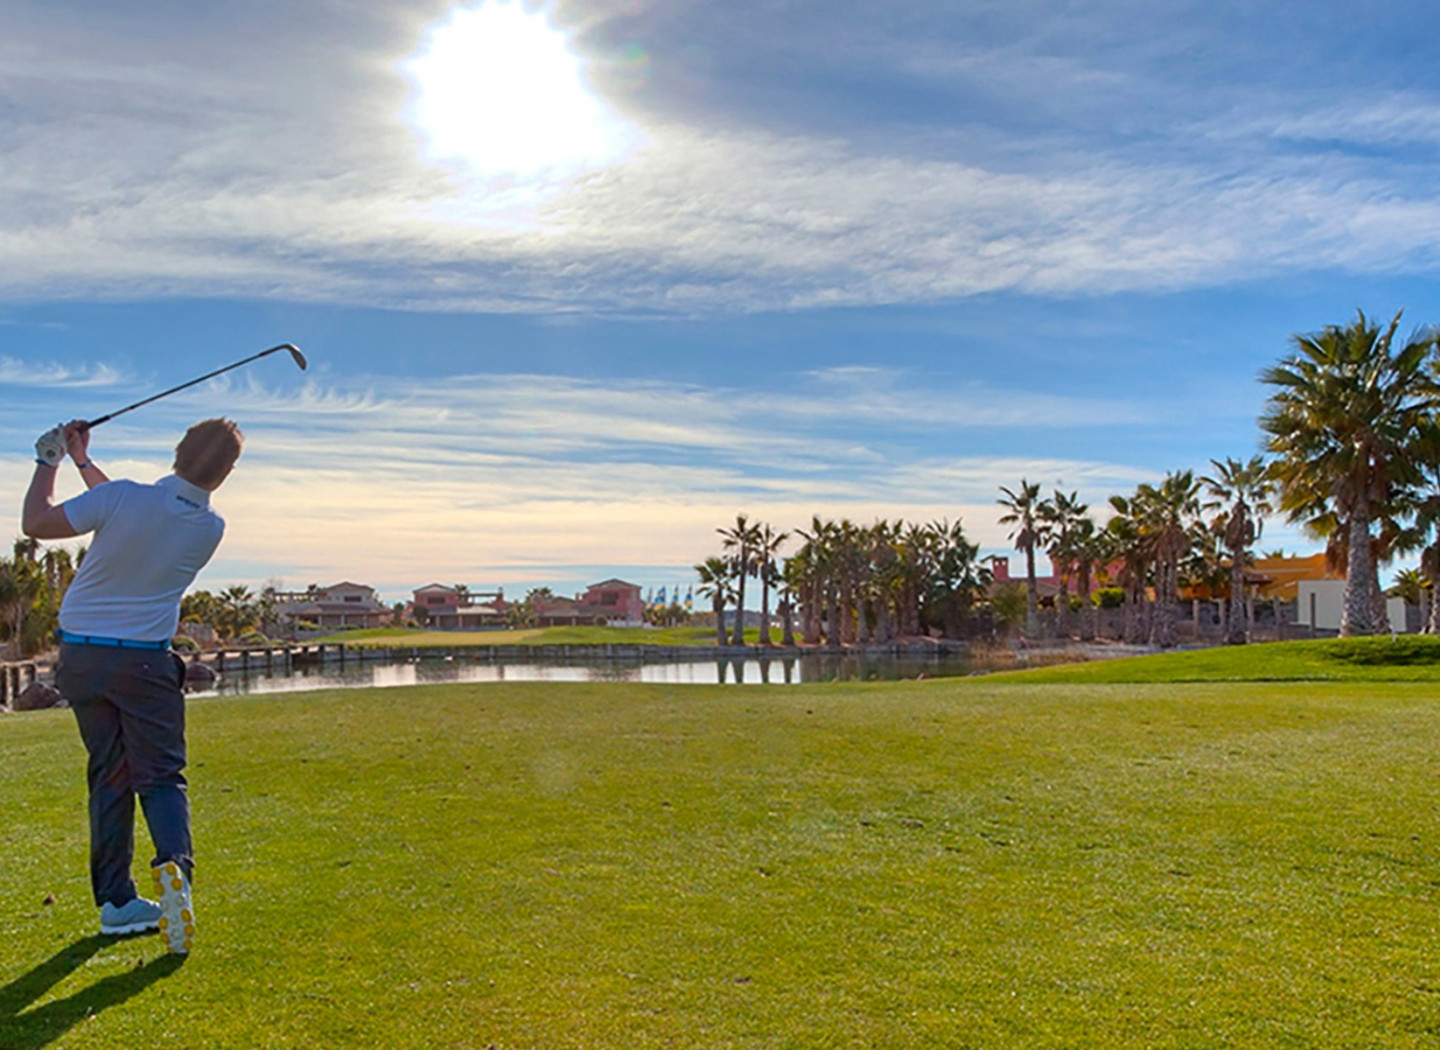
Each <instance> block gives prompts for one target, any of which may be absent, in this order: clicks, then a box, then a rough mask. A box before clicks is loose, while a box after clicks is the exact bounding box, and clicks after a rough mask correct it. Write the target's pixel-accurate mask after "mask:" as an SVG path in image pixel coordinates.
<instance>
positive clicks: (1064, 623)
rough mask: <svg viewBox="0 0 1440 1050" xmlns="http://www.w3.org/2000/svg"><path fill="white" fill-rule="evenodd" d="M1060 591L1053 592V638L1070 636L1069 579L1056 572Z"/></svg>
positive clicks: (1063, 574)
mask: <svg viewBox="0 0 1440 1050" xmlns="http://www.w3.org/2000/svg"><path fill="white" fill-rule="evenodd" d="M1056 575H1057V576H1058V577H1059V581H1060V589H1059V590H1058V591H1056V592H1055V637H1056V638H1068V637H1069V636H1070V577H1068V576H1066V575H1065V573H1064V572H1057V573H1056Z"/></svg>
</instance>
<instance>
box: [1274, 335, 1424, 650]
mask: <svg viewBox="0 0 1440 1050" xmlns="http://www.w3.org/2000/svg"><path fill="white" fill-rule="evenodd" d="M1399 325H1400V314H1399V313H1397V314H1396V315H1395V317H1394V319H1393V320H1392V321H1391V322H1390V324H1389V325H1388V326H1387V327H1385V328H1384V329H1381V328H1380V327H1379V326H1377V325H1375V324H1372V323H1371V321H1370V320H1369V319H1368V318H1366V316H1365V314H1364V312H1363V311H1362V312H1360V313H1359V315H1358V317H1357V318H1356V320H1355V321H1353V322H1352V323H1351V324H1350V325H1348V326H1346V327H1343V328H1342V327H1340V326H1338V325H1329V326H1327V327H1326V328H1325V329H1324V330H1323V331H1321V332H1318V333H1314V334H1310V335H1296V336H1294V337H1293V340H1292V342H1293V344H1294V347H1295V353H1294V355H1293V356H1292V357H1291V358H1289V359H1288V360H1286V361H1283V362H1282V363H1280V364H1278V365H1275V366H1273V367H1271V368H1267V369H1265V370H1264V371H1263V372H1262V373H1261V374H1260V378H1261V380H1262V381H1263V382H1265V383H1268V384H1269V385H1271V386H1273V387H1275V388H1276V390H1275V392H1274V393H1273V394H1271V395H1270V399H1269V401H1268V402H1267V403H1266V407H1265V411H1264V414H1263V415H1262V416H1261V418H1260V426H1261V429H1262V430H1264V431H1265V433H1266V434H1268V435H1269V438H1268V441H1267V448H1268V449H1269V451H1270V452H1272V453H1274V454H1275V457H1276V458H1275V462H1274V467H1273V470H1274V477H1275V479H1276V481H1277V482H1278V484H1279V488H1280V509H1282V510H1284V511H1285V512H1286V514H1287V515H1288V516H1289V518H1290V520H1291V521H1302V522H1305V523H1306V524H1307V525H1308V526H1309V527H1310V528H1311V530H1312V531H1315V532H1317V533H1320V532H1322V530H1325V531H1324V532H1323V534H1324V535H1326V536H1327V537H1331V538H1333V539H1339V538H1341V537H1343V540H1344V544H1345V547H1344V550H1345V606H1344V612H1343V614H1342V616H1341V620H1340V633H1341V634H1342V635H1346V636H1349V635H1362V634H1374V633H1375V632H1376V630H1377V629H1379V628H1380V627H1381V626H1382V623H1381V622H1377V620H1376V617H1375V604H1376V602H1375V599H1376V596H1377V595H1376V592H1377V591H1378V589H1379V588H1378V581H1377V578H1376V560H1375V553H1376V552H1375V550H1374V546H1373V541H1374V536H1373V535H1372V533H1371V529H1372V526H1373V524H1374V523H1375V521H1376V519H1377V517H1379V516H1380V512H1381V509H1382V506H1383V504H1384V503H1385V501H1386V500H1387V498H1389V496H1390V495H1391V493H1392V492H1393V490H1394V489H1395V488H1396V487H1397V486H1403V485H1406V484H1412V483H1415V482H1416V481H1417V480H1418V479H1417V477H1416V475H1417V474H1418V472H1419V469H1420V468H1419V464H1417V463H1416V462H1415V460H1414V458H1413V457H1410V456H1407V455H1406V449H1407V448H1408V447H1409V445H1410V443H1411V442H1412V441H1413V440H1414V439H1415V438H1416V436H1417V435H1419V434H1424V433H1425V432H1427V431H1431V430H1433V429H1434V428H1435V425H1436V424H1435V420H1434V414H1435V410H1436V408H1437V407H1440V382H1437V380H1436V378H1435V376H1434V374H1433V372H1432V370H1431V364H1432V361H1431V354H1432V351H1433V349H1434V347H1435V342H1436V339H1435V334H1434V332H1425V333H1416V334H1415V335H1412V336H1411V337H1410V339H1409V340H1408V341H1407V342H1406V343H1405V345H1404V346H1403V347H1401V348H1399V349H1398V350H1392V345H1393V342H1394V338H1395V332H1396V329H1397V328H1398V327H1399Z"/></svg>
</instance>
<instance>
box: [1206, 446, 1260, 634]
mask: <svg viewBox="0 0 1440 1050" xmlns="http://www.w3.org/2000/svg"><path fill="white" fill-rule="evenodd" d="M1210 465H1211V466H1212V467H1214V468H1215V471H1214V473H1213V474H1210V475H1206V476H1205V477H1202V478H1201V479H1200V481H1201V482H1202V483H1203V484H1204V485H1205V489H1206V491H1207V492H1208V493H1209V495H1210V496H1211V499H1210V501H1209V502H1208V503H1206V505H1205V509H1206V510H1208V511H1211V512H1212V513H1216V515H1217V516H1216V517H1215V518H1214V519H1213V520H1212V521H1211V528H1212V529H1214V531H1215V533H1216V534H1217V535H1218V536H1220V537H1221V538H1222V539H1223V540H1224V542H1225V548H1226V550H1228V551H1229V552H1230V602H1229V607H1228V610H1227V612H1228V619H1227V622H1226V625H1225V644H1226V645H1244V644H1245V642H1246V639H1247V633H1246V628H1247V623H1246V619H1247V616H1246V614H1247V608H1246V604H1245V566H1246V565H1247V564H1248V563H1249V561H1250V559H1251V557H1252V554H1251V550H1250V548H1251V547H1252V546H1254V544H1256V543H1257V542H1259V540H1260V535H1261V532H1262V531H1263V529H1264V527H1265V516H1266V515H1267V514H1269V513H1271V511H1272V510H1273V508H1272V507H1271V506H1270V498H1271V496H1272V495H1273V494H1274V491H1275V485H1274V482H1273V481H1271V479H1270V468H1269V467H1268V466H1267V465H1266V463H1265V459H1264V457H1263V456H1252V457H1250V459H1248V460H1246V461H1245V462H1243V463H1242V462H1240V461H1239V460H1238V459H1234V458H1232V457H1228V456H1227V457H1226V459H1225V460H1224V462H1221V461H1220V460H1218V459H1212V460H1211V461H1210Z"/></svg>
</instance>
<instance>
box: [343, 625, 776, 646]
mask: <svg viewBox="0 0 1440 1050" xmlns="http://www.w3.org/2000/svg"><path fill="white" fill-rule="evenodd" d="M771 638H772V640H776V641H778V640H779V632H778V631H775V632H772V634H771ZM759 639H760V632H759V629H758V628H754V627H752V628H750V629H749V630H747V631H746V632H745V640H746V641H747V642H749V643H750V644H754V643H755V642H757V641H759ZM322 640H323V641H326V642H344V643H345V644H346V645H371V646H417V647H420V648H435V647H442V648H449V647H459V646H472V645H525V646H539V645H664V646H677V645H714V644H715V628H713V627H534V628H525V629H519V630H513V631H509V630H506V631H500V630H496V631H427V630H416V629H411V628H404V627H372V628H368V629H366V630H363V631H341V632H339V633H338V634H333V635H329V636H327V637H326V638H324V639H322Z"/></svg>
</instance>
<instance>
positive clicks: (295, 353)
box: [275, 343, 309, 372]
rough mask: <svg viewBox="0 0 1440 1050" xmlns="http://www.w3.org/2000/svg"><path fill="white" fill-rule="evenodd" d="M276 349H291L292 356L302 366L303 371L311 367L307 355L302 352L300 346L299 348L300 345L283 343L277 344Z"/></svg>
mask: <svg viewBox="0 0 1440 1050" xmlns="http://www.w3.org/2000/svg"><path fill="white" fill-rule="evenodd" d="M275 349H276V350H289V351H290V356H291V357H292V358H294V359H295V363H296V364H297V365H299V366H300V371H302V372H303V371H305V369H306V368H308V367H309V365H308V364H307V362H306V361H305V355H304V354H302V353H301V352H300V348H299V347H298V346H296V345H295V344H294V343H281V344H280V345H279V346H277V347H276V348H275Z"/></svg>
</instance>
